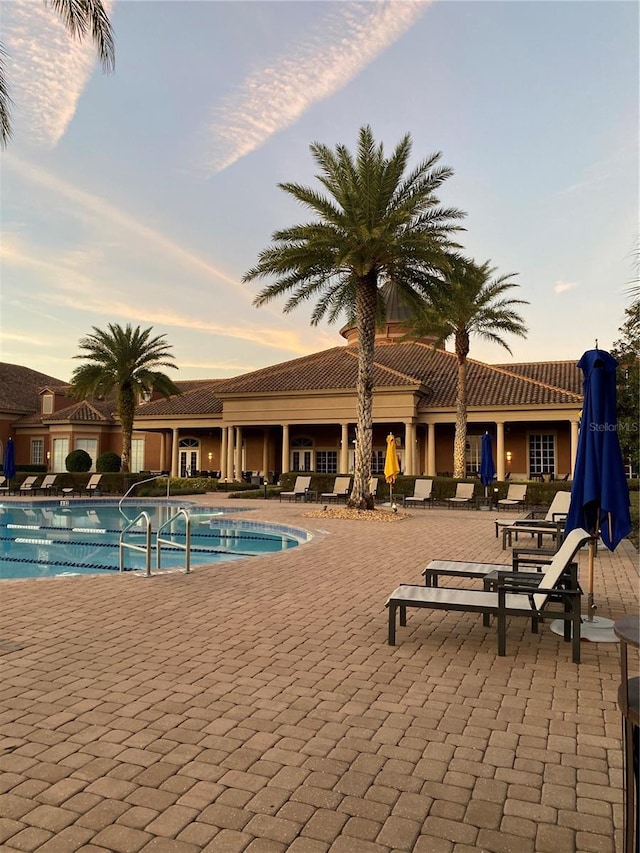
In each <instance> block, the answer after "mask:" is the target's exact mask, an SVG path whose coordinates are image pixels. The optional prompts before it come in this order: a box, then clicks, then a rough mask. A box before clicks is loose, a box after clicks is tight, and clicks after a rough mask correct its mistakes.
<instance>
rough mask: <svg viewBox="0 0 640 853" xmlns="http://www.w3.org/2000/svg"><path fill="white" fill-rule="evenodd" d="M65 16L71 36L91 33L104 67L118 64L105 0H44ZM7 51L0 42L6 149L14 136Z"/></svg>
mask: <svg viewBox="0 0 640 853" xmlns="http://www.w3.org/2000/svg"><path fill="white" fill-rule="evenodd" d="M44 3H45V5H48V6H51V7H52V9H54V11H55V12H57V13H58V15H59V16H60V17H61V18H62V22H63V24H64V25H65V27H66V29H67V31H68V33H69V35H70V36H71V37H72V38H77V39H78V40H79V41H82V39H83V38H84V37H85V36H86V35H87V34H88V33H91V38H92V39H93V41H94V43H95V46H96V49H97V52H98V57H99V59H100V62H101V64H102V67H103V69H104V70H105V71H106V72H107V73H109V72H110V71H113V69H114V66H115V45H114V42H113V32H112V29H111V23H110V21H109V16H108V15H107V13H106V11H105V8H104V6H103V3H102V0H44ZM6 55H7V54H6V51H5V50H4V48H3V47H2V45H1V44H0V146H1V147H3V148H5V147H6V145H7V143H8V141H9V137H10V136H11V97H10V95H9V85H8V83H7V78H6V74H5V61H4V60H5V57H6Z"/></svg>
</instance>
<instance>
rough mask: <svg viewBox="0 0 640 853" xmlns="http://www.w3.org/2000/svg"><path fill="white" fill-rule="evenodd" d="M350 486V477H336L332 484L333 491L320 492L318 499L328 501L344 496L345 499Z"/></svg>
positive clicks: (336, 500) (337, 499)
mask: <svg viewBox="0 0 640 853" xmlns="http://www.w3.org/2000/svg"><path fill="white" fill-rule="evenodd" d="M350 488H351V477H336V479H335V482H334V484H333V491H331V492H322V493H321V494H320V500H323V501H328V502H329V503H330V502H331V501H335V502H336V503H338V501H339V500H340V499H341V498H344V499H345V501H346V500H347V497H348V496H349V489H350Z"/></svg>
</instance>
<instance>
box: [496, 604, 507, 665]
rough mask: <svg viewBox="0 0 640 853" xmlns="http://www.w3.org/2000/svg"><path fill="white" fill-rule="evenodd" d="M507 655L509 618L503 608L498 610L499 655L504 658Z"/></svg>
mask: <svg viewBox="0 0 640 853" xmlns="http://www.w3.org/2000/svg"><path fill="white" fill-rule="evenodd" d="M506 653H507V616H506V614H505V612H504V609H503V608H502V607H499V608H498V655H499V657H502V658H503V657H504V656H505V655H506Z"/></svg>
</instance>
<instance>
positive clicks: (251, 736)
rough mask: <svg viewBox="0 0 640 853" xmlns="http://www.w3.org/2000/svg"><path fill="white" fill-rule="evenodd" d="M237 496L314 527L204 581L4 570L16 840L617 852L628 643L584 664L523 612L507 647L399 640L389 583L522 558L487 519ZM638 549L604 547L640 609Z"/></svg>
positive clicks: (9, 842) (601, 566) (9, 835)
mask: <svg viewBox="0 0 640 853" xmlns="http://www.w3.org/2000/svg"><path fill="white" fill-rule="evenodd" d="M217 500H218V499H217V498H216V501H217ZM206 502H208V503H211V502H212V501H211V500H210V498H209V499H207V501H206ZM238 505H239V506H243V507H246V506H249V507H251V508H252V509H253V510H254V512H252V513H250V515H249V516H248V517H252V518H254V517H255V518H260V519H269V520H278V521H286V522H288V523H291V524H293V525H298V526H302V527H305V528H307V529H309V530H311V531H313V532H314V533H315V534H316V537H315V539H314V541H313V542H311V543H310V544H308V545H304V546H302V547H299V548H296V549H293V550H291V551H288V552H285V553H282V554H276V555H272V556H268V557H265V558H258V559H250V560H243V561H240V562H235V563H228V564H223V565H220V566H217V567H215V568H214V567H211V568H200V567H196V569H195V570H194V573H193V574H192V575H190V576H185V575H183V574H180V573H175V574H168V575H164V576H158V577H153V578H150V579H145V578H140V577H137V576H133V575H130V574H126V575H123V576H122V577H120V576H115V575H109V576H99V577H72V578H61V579H47V580H45V579H42V580H23V581H3V582H2V583H1V584H0V596H1V599H0V603H1V607H0V849H1V850H3V851H4V850H6V851H13V850H22V851H41V853H72V851H83V853H104V851H110V853H198V851H204V853H214V851H220V853H236V851H245V850H246V851H250V853H281V851H292V853H326V852H327V851H330V853H389V851H415V853H468V852H469V851H478V850H481V851H495V853H507V851H513V853H575V851H585V853H586V852H587V851H598V853H599V851H602V853H613V851H614V850H615V849H620V839H621V827H622V810H621V802H622V774H621V765H622V753H621V743H620V730H621V724H620V715H619V712H618V711H617V706H616V694H617V686H618V681H619V659H618V646H617V645H615V644H606V643H583V644H582V663H581V664H580V665H579V666H576V665H575V664H573V663H572V662H571V652H570V644H564V643H563V642H562V639H561V638H560V637H558V636H556V635H555V634H553V633H552V632H551V631H550V630H549V627H548V625H547V624H545V625H544V626H543V627H542V629H541V631H540V633H539V634H538V635H534V634H531V633H530V630H529V626H528V624H527V622H526V620H523V619H518V620H511V621H510V624H509V629H508V637H507V657H504V658H499V657H497V655H496V632H495V628H494V627H491V628H484V627H483V626H482V620H481V618H480V617H479V616H477V615H473V614H457V613H445V612H442V611H433V612H429V611H426V610H419V611H410V613H409V619H408V626H407V627H406V628H400V629H399V631H398V640H397V645H396V646H395V647H390V646H388V645H387V612H386V610H385V609H384V606H383V605H384V601H385V599H386V597H387V595H388V593H389V592H391V590H392V589H393V588H394V587H395V586H397V584H398V583H400V582H409V583H412V582H413V583H420V581H421V577H420V571H421V569H422V568H423V567H424V566H425V565H426V563H427V562H428V561H429V560H430V559H434V558H450V559H473V560H479V561H485V562H503V561H505V560H506V561H508V558H509V554H508V552H503V551H502V550H501V543H500V541H499V540H497V539H496V538H495V537H494V531H493V521H492V520H493V517H494V516H493V515H492V514H490V513H487V512H477V511H470V510H446V509H437V508H435V509H426V510H412V511H411V517H409V518H406V519H405V520H403V521H399V522H397V523H388V524H381V523H376V522H368V521H345V520H338V519H329V518H326V519H325V518H322V519H318V518H308V517H305V513H306V512H308V511H309V510H310V509H313V507H310V506H309V505H304V504H295V505H294V504H284V503H283V504H279V503H278V502H273V501H270V502H268V503H266V502H260V503H258V502H248V501H239V502H238ZM316 508H317V507H316ZM245 517H247V516H245ZM625 546H628V543H625ZM585 558H586V554H585V555H584V556H581V558H580V559H581V565H583V566H584V562H585ZM637 562H638V561H637V554H636V553H635V552H634V551H633V550H632V549H631V548H630V547H620V548H619V549H618V550H617V551H616V552H615V553H614V554H609V553H608V552H606V551H604V549H600V551H599V554H598V557H597V561H596V600H597V602H598V605H599V612H600V613H601V614H603V615H606V616H610V617H611V618H613V619H618V618H620V617H622V616H624V615H626V614H628V613H637V612H638V569H637ZM450 582H451V583H452V584H458V585H460V586H462V585H464V584H465V582H464V581H450ZM466 583H467V584H469V583H471V584H472V585H476V584H477V583H478V582H476V581H466ZM616 840H617V842H618V844H617V846H616V844H615V841H616Z"/></svg>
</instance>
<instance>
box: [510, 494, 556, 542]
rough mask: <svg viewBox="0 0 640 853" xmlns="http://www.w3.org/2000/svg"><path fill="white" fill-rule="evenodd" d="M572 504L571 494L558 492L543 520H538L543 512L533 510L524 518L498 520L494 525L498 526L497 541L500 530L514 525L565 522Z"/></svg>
mask: <svg viewBox="0 0 640 853" xmlns="http://www.w3.org/2000/svg"><path fill="white" fill-rule="evenodd" d="M570 503H571V492H565V491H562V492H556V493H555V495H554V497H553V500H552V501H551V503H550V504H549V509H548V510H547V511H546V513H545V514H544V516H543V517H542V518H537V516H538V515H539V513H540V512H542V510H535V509H534V510H531V512H529V513H527V515H526V516H525V517H524V518H508V519H507V518H496V519H494V524H495V526H496V539H497V538H498V536H499V534H500V529H501V528H504V527H511V526H512V525H514V524H522V525H525V526H531V525H536V524H540V525H544V524H550V525H551V524H553V525H555V524H556V523H557V522H558V521H564V519H565V518H566V517H567V513H568V512H569V504H570Z"/></svg>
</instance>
